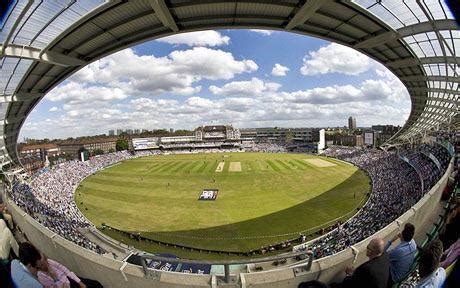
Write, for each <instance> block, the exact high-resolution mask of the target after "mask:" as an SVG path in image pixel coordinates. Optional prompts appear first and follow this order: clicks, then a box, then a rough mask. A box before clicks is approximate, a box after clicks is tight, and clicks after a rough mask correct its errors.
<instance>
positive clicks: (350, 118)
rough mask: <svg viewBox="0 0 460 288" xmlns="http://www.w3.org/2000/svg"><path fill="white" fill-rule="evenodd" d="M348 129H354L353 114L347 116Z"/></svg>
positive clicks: (354, 120) (354, 119)
mask: <svg viewBox="0 0 460 288" xmlns="http://www.w3.org/2000/svg"><path fill="white" fill-rule="evenodd" d="M348 129H350V130H355V129H356V118H355V117H353V116H350V117H348Z"/></svg>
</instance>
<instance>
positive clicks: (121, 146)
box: [115, 139, 129, 151]
mask: <svg viewBox="0 0 460 288" xmlns="http://www.w3.org/2000/svg"><path fill="white" fill-rule="evenodd" d="M128 146H129V145H128V140H126V139H118V140H117V142H116V143H115V148H116V150H117V151H123V150H128Z"/></svg>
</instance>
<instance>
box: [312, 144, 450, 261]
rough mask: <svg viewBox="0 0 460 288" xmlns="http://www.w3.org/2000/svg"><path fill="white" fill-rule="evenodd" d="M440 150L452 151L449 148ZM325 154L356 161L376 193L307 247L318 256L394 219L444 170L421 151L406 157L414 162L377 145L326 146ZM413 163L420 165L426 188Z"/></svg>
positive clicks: (370, 233)
mask: <svg viewBox="0 0 460 288" xmlns="http://www.w3.org/2000/svg"><path fill="white" fill-rule="evenodd" d="M438 152H439V153H441V154H447V153H448V152H447V150H446V149H444V151H442V150H440V151H438ZM325 155H326V156H329V157H334V158H338V159H341V160H344V161H347V162H350V163H353V164H354V165H356V166H358V167H360V168H361V169H363V170H364V171H366V172H367V174H368V175H369V177H370V179H371V183H372V193H371V194H370V197H369V199H368V201H367V203H366V204H365V205H364V206H363V207H362V208H361V209H359V211H358V212H357V214H356V215H355V216H354V217H352V218H351V219H350V220H348V221H347V222H345V223H343V224H341V225H339V226H338V227H337V228H336V229H334V230H333V231H332V232H330V233H328V234H326V235H324V236H323V237H321V238H319V239H318V240H316V241H313V242H312V243H310V244H309V245H308V246H306V247H305V248H306V249H310V250H312V251H313V253H314V255H315V258H320V257H323V256H328V255H332V254H334V253H337V252H339V251H341V250H343V249H344V248H347V247H349V246H351V245H353V244H355V243H357V242H359V241H361V240H363V239H365V238H367V237H369V236H371V235H372V234H374V233H375V232H377V231H379V230H380V229H382V228H383V227H385V226H386V225H388V224H389V223H391V222H392V221H394V220H395V219H396V218H397V217H399V216H400V215H402V214H403V213H404V212H406V211H407V210H408V209H410V207H412V206H413V205H414V204H415V203H417V202H418V201H419V200H420V198H421V197H422V196H423V195H424V193H426V192H427V191H428V190H429V189H430V188H431V187H432V185H433V184H435V183H436V181H437V180H439V178H440V176H441V175H442V174H443V172H444V171H440V170H439V169H438V168H437V167H436V166H435V164H434V163H433V161H431V160H430V159H429V158H427V157H426V156H424V155H423V154H422V153H421V152H419V151H415V152H411V153H409V152H408V151H407V153H406V159H408V160H409V161H410V162H411V161H415V163H411V165H412V166H411V165H410V164H408V163H407V162H406V161H404V160H403V159H402V158H401V157H399V155H398V154H397V153H395V152H385V151H381V150H376V149H361V148H353V147H340V148H332V149H328V150H326V152H325ZM442 157H444V155H443V156H442ZM447 157H448V156H447ZM428 160H429V161H428ZM413 167H416V169H420V170H419V171H418V172H419V173H420V174H421V175H420V176H422V178H423V180H424V191H422V189H421V182H420V176H419V174H418V172H417V171H416V170H415V169H414V168H413Z"/></svg>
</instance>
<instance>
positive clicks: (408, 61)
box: [385, 56, 457, 68]
mask: <svg viewBox="0 0 460 288" xmlns="http://www.w3.org/2000/svg"><path fill="white" fill-rule="evenodd" d="M456 61H457V59H456V57H452V56H449V57H438V56H435V57H423V58H419V59H418V60H417V59H416V58H404V59H400V60H395V61H389V62H387V63H385V64H386V65H387V66H389V67H392V68H404V67H412V66H417V65H420V64H441V63H442V64H444V63H447V64H457V62H456Z"/></svg>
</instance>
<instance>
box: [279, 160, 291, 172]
mask: <svg viewBox="0 0 460 288" xmlns="http://www.w3.org/2000/svg"><path fill="white" fill-rule="evenodd" d="M276 162H277V163H279V164H280V165H281V166H283V167H284V168H285V169H287V170H292V168H291V167H289V165H287V164H286V163H284V161H282V160H279V159H277V160H276Z"/></svg>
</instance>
